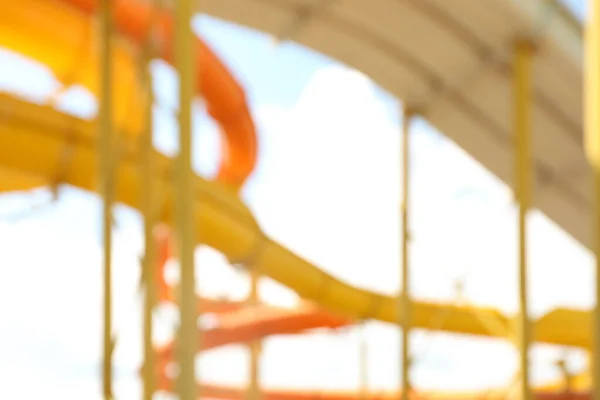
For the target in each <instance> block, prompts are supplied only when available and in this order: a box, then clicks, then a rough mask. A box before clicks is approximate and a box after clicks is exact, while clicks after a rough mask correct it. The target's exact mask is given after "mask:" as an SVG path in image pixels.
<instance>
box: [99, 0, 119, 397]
mask: <svg viewBox="0 0 600 400" xmlns="http://www.w3.org/2000/svg"><path fill="white" fill-rule="evenodd" d="M111 3H112V2H111V0H102V2H101V4H100V30H101V40H100V76H99V79H100V104H99V116H98V118H99V128H100V132H99V146H100V156H99V166H98V167H99V172H100V176H99V178H100V182H99V183H100V191H101V193H102V242H103V243H102V244H103V247H104V261H103V262H104V331H103V368H102V377H103V379H102V393H103V395H104V399H105V400H110V399H112V350H113V340H112V205H113V202H114V197H115V193H114V189H115V188H114V186H115V182H114V163H115V161H116V159H115V157H114V150H113V145H114V138H113V135H114V133H113V127H112V104H111V103H112V70H111V67H112V62H111V61H112V57H111V56H112V4H111Z"/></svg>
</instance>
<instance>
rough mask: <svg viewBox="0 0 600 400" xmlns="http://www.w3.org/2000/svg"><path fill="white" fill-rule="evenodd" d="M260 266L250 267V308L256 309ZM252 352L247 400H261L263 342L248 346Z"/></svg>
mask: <svg viewBox="0 0 600 400" xmlns="http://www.w3.org/2000/svg"><path fill="white" fill-rule="evenodd" d="M258 267H259V266H258V265H256V264H254V265H251V266H250V293H249V295H248V306H250V307H254V306H257V305H258V303H259V301H260V300H259V299H260V297H259V286H258V284H259V281H260V272H259V270H258ZM248 349H249V350H250V365H249V367H250V368H249V375H250V376H249V381H248V388H247V391H246V398H247V400H261V398H262V395H261V388H260V356H261V342H260V341H255V342H252V343H250V345H249V346H248Z"/></svg>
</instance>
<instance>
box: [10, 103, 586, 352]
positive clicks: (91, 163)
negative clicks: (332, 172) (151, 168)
mask: <svg viewBox="0 0 600 400" xmlns="http://www.w3.org/2000/svg"><path fill="white" fill-rule="evenodd" d="M0 120H2V124H0V188H2V189H3V190H19V189H24V188H32V187H35V186H41V185H49V184H52V183H54V182H56V181H57V179H58V177H60V181H61V182H62V183H64V184H68V185H72V186H75V187H78V188H81V189H84V190H88V191H94V190H96V182H97V170H96V168H97V165H98V163H97V158H96V157H97V154H96V140H95V124H94V122H92V121H83V120H81V119H78V118H75V117H72V116H68V115H66V114H63V113H61V112H58V111H56V110H55V109H53V108H52V107H51V106H42V105H35V104H31V103H28V102H25V101H21V100H17V99H15V98H13V97H11V96H9V95H0ZM65 154H69V156H68V157H65ZM157 158H158V160H159V162H158V165H159V167H158V169H157V172H156V183H157V185H159V186H160V187H161V190H160V191H159V192H160V193H162V196H163V199H162V212H161V219H162V220H163V221H164V222H166V223H170V222H172V218H173V215H172V210H173V191H172V188H171V181H172V171H173V168H172V163H171V160H169V159H167V158H166V157H164V156H162V155H158V156H157ZM117 173H118V179H117V199H118V201H119V202H121V203H123V204H126V205H128V206H131V207H134V208H138V207H139V206H140V199H139V185H140V182H139V176H138V154H137V149H136V147H134V146H129V147H125V148H123V149H122V152H121V159H120V160H119V166H118V170H117ZM195 187H196V203H195V204H196V210H195V211H196V215H195V220H196V226H197V228H196V232H197V235H198V242H199V243H200V242H202V243H206V244H208V245H209V246H211V247H213V248H215V249H218V250H219V251H221V252H223V254H225V255H226V256H227V257H228V258H230V259H231V260H243V259H247V258H249V257H256V258H254V260H255V261H256V262H258V263H259V264H260V270H261V272H262V273H264V275H266V276H268V277H270V278H272V279H274V280H276V281H278V282H280V283H282V284H283V285H285V286H287V287H289V288H291V289H293V290H295V291H296V292H297V293H298V294H299V295H300V296H302V297H303V298H305V299H309V300H313V301H315V302H316V303H318V304H320V305H322V306H323V307H325V308H327V309H330V310H332V311H335V312H338V313H341V314H343V315H345V316H348V317H351V318H354V319H363V318H372V319H376V320H380V321H386V322H391V323H395V322H396V321H397V313H398V309H397V303H398V302H397V299H396V298H394V297H389V296H384V295H381V294H378V293H374V292H370V291H366V290H362V289H359V288H356V287H352V286H349V285H347V284H345V283H343V282H341V281H339V280H337V279H335V278H334V277H332V276H331V275H328V274H327V273H325V272H323V271H322V270H321V269H319V268H317V267H315V266H314V265H311V264H310V263H308V262H306V261H305V260H303V259H302V258H301V257H299V256H297V255H295V254H293V253H292V252H291V251H289V250H287V249H285V248H284V247H282V246H281V245H279V244H277V243H276V242H275V241H273V240H271V239H269V238H267V237H266V236H265V235H264V234H263V232H261V230H260V228H259V227H258V225H257V223H256V221H255V219H254V218H253V216H252V214H251V212H250V211H249V210H248V208H247V207H246V206H245V205H244V204H243V202H242V201H241V200H240V199H239V198H238V196H237V195H236V194H235V192H234V191H233V190H231V189H229V188H228V187H226V186H223V185H221V184H218V183H215V182H209V181H206V180H204V179H202V178H200V177H197V178H196V180H195ZM365 267H367V266H365ZM440 315H445V316H446V317H447V319H446V323H445V324H444V326H442V327H439V326H437V327H434V326H433V325H432V323H434V322H433V321H434V320H435V319H437V317H439V316H440ZM413 322H414V325H415V327H417V328H423V329H434V328H435V329H439V330H441V331H445V332H452V333H459V334H472V335H481V336H493V337H506V336H510V335H511V334H512V331H513V329H512V326H513V318H511V317H508V316H505V315H503V314H502V313H500V312H498V311H496V310H493V309H486V308H475V307H468V306H455V305H444V304H437V303H429V302H416V303H415V305H414V314H413ZM589 324H590V319H589V315H588V313H587V312H585V311H576V310H556V311H553V312H551V313H549V314H548V315H546V316H544V317H543V318H541V319H540V320H539V321H537V322H536V323H535V328H534V333H535V339H536V340H537V341H539V342H545V343H551V344H557V345H568V346H577V347H584V348H588V347H590V345H591V343H590V336H589V332H590V331H591V330H590V329H589Z"/></svg>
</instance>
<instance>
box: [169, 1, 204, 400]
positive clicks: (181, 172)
mask: <svg viewBox="0 0 600 400" xmlns="http://www.w3.org/2000/svg"><path fill="white" fill-rule="evenodd" d="M194 6H197V4H196V3H194V4H192V1H191V0H179V1H177V2H176V3H175V66H176V68H177V72H178V73H179V156H178V157H177V163H176V168H175V172H176V173H175V180H176V191H175V201H174V205H175V215H176V224H177V230H176V235H175V237H176V240H177V248H178V254H179V264H180V269H181V271H180V275H179V276H180V278H181V282H180V285H179V287H180V293H179V304H180V307H179V322H180V326H179V331H178V334H179V335H178V336H179V337H178V340H177V356H178V357H177V360H178V362H179V375H178V379H177V393H178V395H179V398H180V399H181V400H196V399H198V398H199V397H200V394H199V393H198V389H197V385H196V369H195V359H196V354H197V353H198V351H197V350H198V346H199V344H198V335H199V334H200V332H199V330H198V327H197V318H198V309H197V302H196V291H195V286H196V277H195V271H194V249H195V232H194V225H193V221H196V217H195V216H194V197H195V194H196V191H194V190H193V182H194V181H193V179H194V175H193V172H192V101H193V96H194V88H195V87H196V85H195V82H194V71H195V65H194V63H195V61H196V59H195V54H194V52H193V47H192V44H193V38H194V35H193V32H192V27H191V17H192V15H193V7H194Z"/></svg>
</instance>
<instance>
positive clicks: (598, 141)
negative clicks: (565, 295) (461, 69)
mask: <svg viewBox="0 0 600 400" xmlns="http://www.w3.org/2000/svg"><path fill="white" fill-rule="evenodd" d="M583 87H584V90H585V148H586V154H587V157H588V160H589V162H590V164H591V166H592V173H593V177H594V178H593V181H594V183H593V185H594V206H593V213H594V214H595V215H594V222H593V235H594V237H593V246H592V247H593V250H594V253H595V256H596V306H595V307H594V311H593V319H594V326H593V328H592V329H593V330H592V334H591V336H592V341H593V348H592V352H591V366H592V388H593V390H592V398H593V399H594V400H600V112H599V111H600V0H589V2H588V21H587V24H586V32H585V84H584V85H583Z"/></svg>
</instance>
